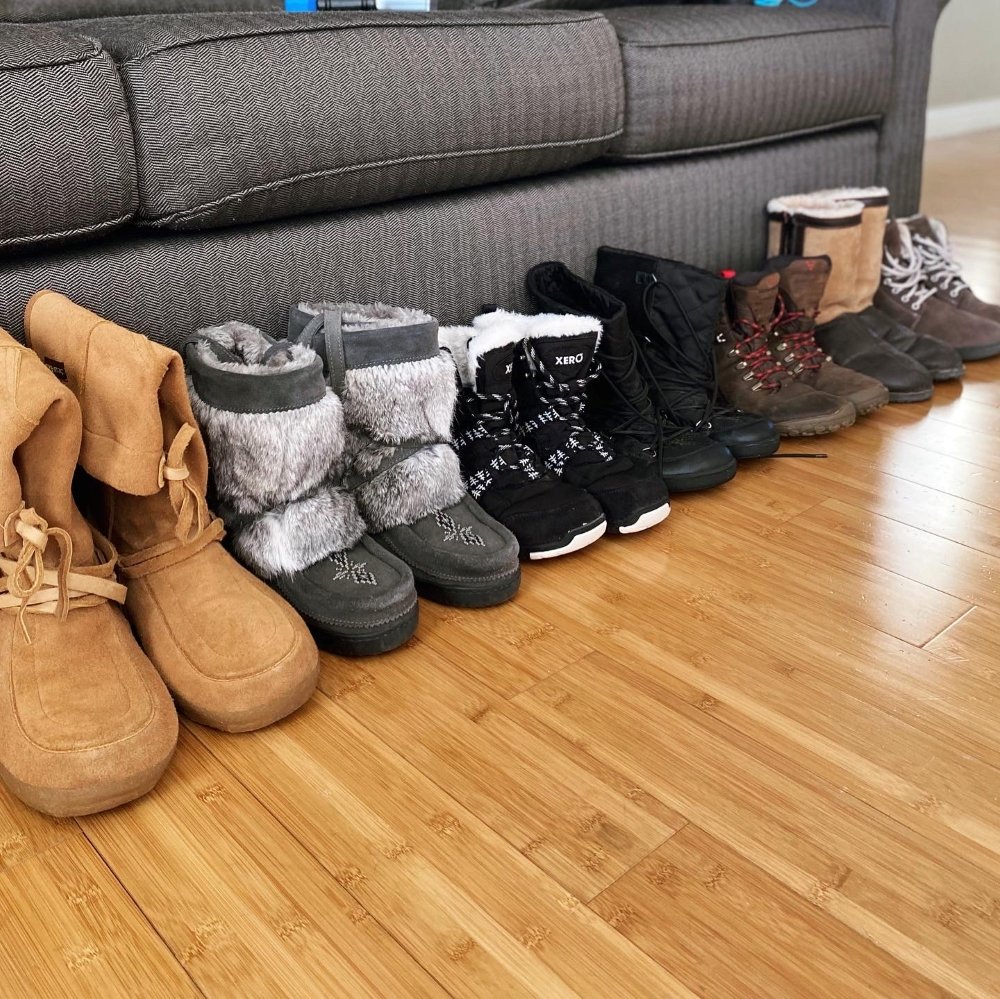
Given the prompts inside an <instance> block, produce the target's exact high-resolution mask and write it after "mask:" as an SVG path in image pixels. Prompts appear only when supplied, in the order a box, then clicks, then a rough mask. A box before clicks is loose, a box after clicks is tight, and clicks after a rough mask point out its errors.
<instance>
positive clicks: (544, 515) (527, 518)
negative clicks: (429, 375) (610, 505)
mask: <svg viewBox="0 0 1000 999" xmlns="http://www.w3.org/2000/svg"><path fill="white" fill-rule="evenodd" d="M440 341H441V345H442V346H443V347H444V348H445V349H446V350H447V352H448V353H449V355H450V356H451V357H452V358H453V359H454V363H455V367H456V369H457V371H458V379H459V383H460V389H459V399H458V406H457V409H456V413H455V430H456V434H455V445H456V447H457V448H458V454H459V458H460V459H461V463H462V471H463V473H464V475H465V477H466V481H467V483H468V487H469V492H470V493H471V494H472V495H473V496H474V497H475V498H476V500H477V501H478V502H479V503H480V504H481V505H482V507H483V509H484V510H486V511H487V512H488V513H489V514H491V515H492V516H493V517H495V518H496V519H497V520H499V521H500V523H502V524H503V525H504V526H505V527H507V528H509V529H510V530H511V531H513V533H514V534H515V535H516V537H517V540H518V543H519V544H520V546H521V557H522V558H529V559H545V558H553V557H555V556H557V555H565V554H568V553H569V552H574V551H578V550H579V549H581V548H584V547H586V546H587V545H589V544H591V543H593V542H594V541H596V540H597V539H598V538H600V537H601V535H603V534H604V532H605V530H606V529H607V523H606V521H605V517H604V512H603V511H602V510H601V506H600V504H599V503H598V502H597V501H596V500H595V499H594V498H593V497H592V496H590V495H588V494H587V493H586V492H584V490H582V489H579V488H577V487H576V486H571V485H568V484H567V483H565V482H562V481H561V480H560V479H559V478H558V477H557V476H556V475H555V474H554V473H553V472H551V471H549V470H548V469H547V468H546V467H545V465H544V464H543V462H542V460H541V458H539V457H538V455H537V454H535V452H534V451H533V450H532V449H531V448H530V447H529V446H528V445H527V444H525V443H524V442H523V441H521V440H520V439H519V438H518V436H517V431H516V429H515V422H516V418H515V413H514V408H515V407H514V383H513V377H514V358H515V353H516V351H517V349H518V346H519V345H520V342H521V331H520V328H519V327H518V326H517V325H516V324H513V323H508V324H506V325H494V326H493V327H491V328H490V329H489V330H482V331H481V330H477V329H474V328H473V327H471V326H450V327H444V328H442V329H441V331H440Z"/></svg>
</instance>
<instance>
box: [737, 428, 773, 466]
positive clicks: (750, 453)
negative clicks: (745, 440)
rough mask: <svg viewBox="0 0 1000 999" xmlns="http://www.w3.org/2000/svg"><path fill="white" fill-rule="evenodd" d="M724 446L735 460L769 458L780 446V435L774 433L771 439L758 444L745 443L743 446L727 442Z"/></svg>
mask: <svg viewBox="0 0 1000 999" xmlns="http://www.w3.org/2000/svg"><path fill="white" fill-rule="evenodd" d="M726 447H728V448H729V453H730V454H731V455H732V456H733V457H734V458H735V459H736V460H737V461H746V460H747V459H748V458H770V457H771V455H772V454H775V453H776V452H777V450H778V448H779V447H781V437H780V436H779V435H778V434H775V435H774V439H773V440H770V439H769V440H766V441H763V442H762V443H760V444H747V445H745V446H744V447H740V446H739V445H738V444H737V445H736V446H735V447H734V446H733V445H731V444H727V445H726Z"/></svg>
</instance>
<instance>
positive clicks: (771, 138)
mask: <svg viewBox="0 0 1000 999" xmlns="http://www.w3.org/2000/svg"><path fill="white" fill-rule="evenodd" d="M883 117H884V112H881V111H879V112H875V113H874V114H870V115H860V116H858V117H855V118H838V119H837V120H836V121H831V122H825V123H823V124H820V125H807V126H805V127H804V128H797V129H794V130H792V131H790V132H774V133H772V134H770V135H761V136H757V137H755V138H751V139H739V140H738V141H736V142H719V143H715V144H713V145H710V146H685V147H684V148H683V149H662V150H654V151H653V152H649V153H619V152H614V151H612V152H608V153H606V154H605V155H604V156H603V157H602V159H605V160H608V161H612V162H618V163H635V162H638V161H643V160H670V159H677V158H678V157H682V156H705V155H709V154H712V153H721V152H728V151H729V150H736V149H747V148H752V147H753V146H761V145H766V144H767V143H769V142H784V141H786V140H788V139H799V138H804V137H806V136H809V135H822V134H823V133H824V132H835V131H838V130H840V129H848V128H854V127H856V126H858V125H868V124H873V123H876V122H879V121H881V120H882V118H883Z"/></svg>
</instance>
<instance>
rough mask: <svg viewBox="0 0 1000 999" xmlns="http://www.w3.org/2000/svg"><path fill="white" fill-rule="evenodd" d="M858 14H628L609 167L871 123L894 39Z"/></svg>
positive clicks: (611, 13) (871, 13)
mask: <svg viewBox="0 0 1000 999" xmlns="http://www.w3.org/2000/svg"><path fill="white" fill-rule="evenodd" d="M869 7H870V9H869V10H868V11H867V12H865V11H861V10H855V9H847V10H842V9H833V10H828V9H825V8H824V6H823V5H820V6H819V7H816V8H809V9H804V10H800V9H797V8H793V7H787V6H786V7H782V8H780V9H778V10H767V11H762V10H760V9H759V8H756V7H752V6H732V7H726V6H720V7H704V6H698V7H689V6H684V7H676V6H670V5H667V6H652V7H650V6H641V7H623V8H617V9H614V10H608V11H607V12H606V14H607V17H608V19H609V20H610V21H611V23H612V24H613V25H614V27H615V29H616V31H617V32H618V36H619V40H620V42H621V46H622V59H623V62H624V67H625V79H626V91H627V93H628V105H627V109H626V119H625V130H624V132H623V133H622V135H621V136H620V137H619V138H618V139H617V140H616V141H615V142H614V144H613V145H612V147H611V153H612V154H613V155H614V156H615V157H616V158H623V159H641V158H654V157H660V156H665V155H677V154H681V153H691V152H703V151H711V150H715V149H722V148H732V147H736V146H740V145H746V144H750V143H754V142H762V141H770V140H773V139H776V138H782V137H787V136H792V135H796V134H803V133H807V132H810V131H817V130H820V129H825V128H833V127H843V126H845V125H848V124H856V123H859V122H863V121H871V120H875V119H877V118H878V117H879V116H880V115H881V114H882V113H883V112H884V111H885V110H886V108H887V106H888V103H889V92H890V87H891V85H892V73H893V55H892V29H891V26H890V23H889V21H888V20H887V17H886V15H885V13H884V12H883V11H882V9H881V8H880V7H879V5H878V4H870V5H869Z"/></svg>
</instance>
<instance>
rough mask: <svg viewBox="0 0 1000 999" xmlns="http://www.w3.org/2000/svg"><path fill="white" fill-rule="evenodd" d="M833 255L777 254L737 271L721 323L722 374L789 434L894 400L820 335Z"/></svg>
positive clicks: (729, 387) (848, 419) (824, 427)
mask: <svg viewBox="0 0 1000 999" xmlns="http://www.w3.org/2000/svg"><path fill="white" fill-rule="evenodd" d="M831 270H832V267H831V262H830V258H829V257H825V256H824V257H776V258H774V259H773V260H771V261H769V262H768V264H767V266H766V267H765V269H764V270H763V271H761V272H757V273H746V274H735V273H734V274H732V275H731V281H730V286H729V295H728V317H727V318H728V321H727V322H724V323H723V324H722V325H721V326H720V329H719V346H718V351H719V378H720V381H721V384H722V387H723V390H724V391H725V393H726V395H727V396H728V397H729V398H731V399H733V400H734V401H735V402H736V403H737V404H738V405H740V406H742V407H743V408H744V409H748V410H750V411H753V412H758V413H761V414H763V415H766V416H768V417H769V418H770V419H771V420H772V421H773V422H774V424H775V426H776V427H777V428H778V430H779V431H780V432H781V433H782V434H783V435H786V436H789V437H806V436H815V435H818V434H827V433H832V432H833V431H836V430H842V429H844V428H845V427H849V426H851V425H852V424H853V423H854V421H855V419H856V417H858V416H865V415H867V414H868V413H871V412H874V411H875V410H876V409H879V408H880V407H881V406H884V405H885V404H886V403H887V402H888V401H889V392H888V390H887V389H886V387H885V386H884V385H883V384H882V383H881V382H879V381H876V380H875V379H874V378H869V377H867V376H866V375H863V374H860V373H859V372H857V371H852V370H851V369H849V368H845V367H841V366H840V365H838V364H836V363H835V362H834V361H833V360H832V359H831V358H830V356H829V355H828V354H826V352H825V351H824V350H822V348H821V347H820V346H819V345H818V343H817V342H816V315H817V313H818V312H819V308H820V303H821V301H822V299H823V296H824V294H825V292H826V288H827V285H828V283H829V279H830V275H831Z"/></svg>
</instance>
